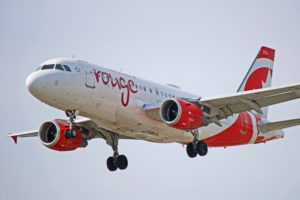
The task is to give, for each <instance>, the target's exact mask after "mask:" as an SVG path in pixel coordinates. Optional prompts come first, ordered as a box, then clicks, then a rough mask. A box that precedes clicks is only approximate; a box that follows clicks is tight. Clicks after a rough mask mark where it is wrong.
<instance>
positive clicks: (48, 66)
mask: <svg viewBox="0 0 300 200" xmlns="http://www.w3.org/2000/svg"><path fill="white" fill-rule="evenodd" d="M53 68H54V64H51V65H44V66H43V67H42V70H45V69H53Z"/></svg>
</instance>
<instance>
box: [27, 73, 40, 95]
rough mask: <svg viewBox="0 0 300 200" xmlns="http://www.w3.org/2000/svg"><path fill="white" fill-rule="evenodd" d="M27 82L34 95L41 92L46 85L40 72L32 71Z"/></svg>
mask: <svg viewBox="0 0 300 200" xmlns="http://www.w3.org/2000/svg"><path fill="white" fill-rule="evenodd" d="M25 84H26V87H27V89H28V91H29V92H30V93H31V94H32V95H34V96H37V95H38V94H39V93H41V92H42V90H43V87H45V85H44V81H43V78H42V77H41V76H39V74H38V73H31V74H30V75H29V76H28V77H27V78H26V82H25Z"/></svg>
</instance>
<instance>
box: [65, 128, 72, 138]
mask: <svg viewBox="0 0 300 200" xmlns="http://www.w3.org/2000/svg"><path fill="white" fill-rule="evenodd" d="M65 138H67V139H69V138H71V131H70V129H67V130H66V131H65Z"/></svg>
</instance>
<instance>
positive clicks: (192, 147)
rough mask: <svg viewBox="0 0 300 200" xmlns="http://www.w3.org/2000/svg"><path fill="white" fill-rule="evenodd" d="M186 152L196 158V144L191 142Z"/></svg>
mask: <svg viewBox="0 0 300 200" xmlns="http://www.w3.org/2000/svg"><path fill="white" fill-rule="evenodd" d="M186 152H187V154H188V156H189V157H190V158H195V157H196V156H197V151H195V150H194V144H193V143H190V144H188V145H187V147H186Z"/></svg>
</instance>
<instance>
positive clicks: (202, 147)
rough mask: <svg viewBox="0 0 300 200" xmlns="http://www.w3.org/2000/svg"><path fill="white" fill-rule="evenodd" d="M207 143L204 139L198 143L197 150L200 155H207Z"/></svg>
mask: <svg viewBox="0 0 300 200" xmlns="http://www.w3.org/2000/svg"><path fill="white" fill-rule="evenodd" d="M207 150H208V149H207V144H206V143H205V142H204V141H200V142H198V143H197V152H198V154H199V155H200V156H205V155H206V154H207Z"/></svg>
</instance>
